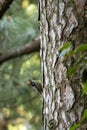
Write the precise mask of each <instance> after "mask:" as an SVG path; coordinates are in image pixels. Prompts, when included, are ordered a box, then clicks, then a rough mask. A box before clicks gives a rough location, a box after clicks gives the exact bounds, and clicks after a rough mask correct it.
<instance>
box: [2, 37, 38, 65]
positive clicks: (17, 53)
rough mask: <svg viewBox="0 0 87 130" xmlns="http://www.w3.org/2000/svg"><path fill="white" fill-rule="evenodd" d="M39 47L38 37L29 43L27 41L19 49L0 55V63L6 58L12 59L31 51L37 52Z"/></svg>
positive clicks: (6, 59)
mask: <svg viewBox="0 0 87 130" xmlns="http://www.w3.org/2000/svg"><path fill="white" fill-rule="evenodd" d="M39 49H40V39H39V38H37V39H35V40H34V41H33V42H32V43H31V44H30V43H28V44H26V45H25V46H24V47H22V48H21V49H19V50H13V51H10V52H8V53H6V54H2V55H0V64H2V63H4V62H6V61H8V60H11V59H14V58H16V57H20V56H23V55H28V54H31V53H33V52H37V51H39Z"/></svg>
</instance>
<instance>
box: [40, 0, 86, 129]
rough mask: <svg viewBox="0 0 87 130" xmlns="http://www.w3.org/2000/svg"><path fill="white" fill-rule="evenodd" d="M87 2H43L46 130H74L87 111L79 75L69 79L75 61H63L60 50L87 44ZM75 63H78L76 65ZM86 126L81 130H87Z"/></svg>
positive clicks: (51, 0)
mask: <svg viewBox="0 0 87 130" xmlns="http://www.w3.org/2000/svg"><path fill="white" fill-rule="evenodd" d="M85 2H86V1H85V0H43V1H42V0H40V32H41V51H40V54H41V60H42V65H41V68H42V76H43V117H44V118H43V122H44V130H50V129H52V130H70V127H71V126H72V125H74V124H76V123H78V122H80V120H81V116H82V113H83V111H84V109H85V105H84V98H83V97H82V96H81V85H80V82H79V74H78V75H74V77H72V79H69V78H68V77H67V69H68V68H69V67H70V66H72V65H73V62H72V59H69V60H68V61H65V60H64V58H63V57H59V51H58V49H59V47H61V46H62V45H64V44H65V43H66V42H68V41H71V42H72V45H73V49H74V48H75V47H76V46H78V45H80V44H83V43H85V42H87V36H86V34H87V33H86V32H87V28H86V27H85V25H84V6H85ZM76 58H77V57H75V59H74V62H75V61H76ZM85 103H86V102H85ZM86 129H87V127H85V126H84V125H82V128H78V130H86Z"/></svg>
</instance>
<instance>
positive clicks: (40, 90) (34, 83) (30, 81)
mask: <svg viewBox="0 0 87 130" xmlns="http://www.w3.org/2000/svg"><path fill="white" fill-rule="evenodd" d="M29 84H30V85H31V86H32V87H34V88H35V89H36V90H37V91H38V92H39V93H40V94H41V95H42V92H43V88H42V85H41V83H39V82H37V81H35V80H33V79H29Z"/></svg>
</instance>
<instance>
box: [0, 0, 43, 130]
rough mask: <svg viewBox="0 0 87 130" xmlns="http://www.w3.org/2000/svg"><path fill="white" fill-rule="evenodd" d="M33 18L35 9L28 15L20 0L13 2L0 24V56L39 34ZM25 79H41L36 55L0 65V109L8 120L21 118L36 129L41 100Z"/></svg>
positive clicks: (28, 41) (37, 55)
mask: <svg viewBox="0 0 87 130" xmlns="http://www.w3.org/2000/svg"><path fill="white" fill-rule="evenodd" d="M34 3H36V1H34ZM31 4H32V3H31ZM37 15H38V14H37V10H36V11H35V12H34V13H33V14H32V15H31V16H28V15H27V14H26V11H25V10H24V9H23V8H22V1H21V0H16V1H14V2H13V4H12V5H11V6H10V8H9V10H8V11H7V12H6V14H5V15H4V17H3V18H2V20H1V21H0V53H3V54H4V53H6V52H9V51H10V50H14V49H18V48H21V47H22V46H24V45H26V44H27V43H30V42H32V40H33V39H34V38H35V37H37V36H38V35H39V30H38V21H37ZM29 78H34V79H36V80H41V74H40V57H39V53H36V54H32V55H29V56H23V57H21V58H20V57H19V58H16V59H14V60H10V61H9V62H6V63H4V64H3V65H2V66H0V108H1V109H0V110H4V108H6V110H9V114H8V115H7V114H5V115H4V113H3V115H4V116H5V118H8V119H9V120H15V119H17V118H19V117H21V116H23V117H24V118H25V119H27V120H28V122H29V123H30V125H32V130H36V129H37V130H39V129H40V128H41V126H42V124H41V102H42V101H41V97H40V95H39V94H38V93H36V92H35V91H34V90H33V89H32V87H31V86H28V85H27V84H26V82H27V80H28V79H29ZM18 109H19V110H18ZM21 109H22V112H20V111H21Z"/></svg>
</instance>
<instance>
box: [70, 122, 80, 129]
mask: <svg viewBox="0 0 87 130" xmlns="http://www.w3.org/2000/svg"><path fill="white" fill-rule="evenodd" d="M80 126H81V124H80V123H78V124H76V125H73V126H72V127H71V128H70V130H77V128H79V127H80Z"/></svg>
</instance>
